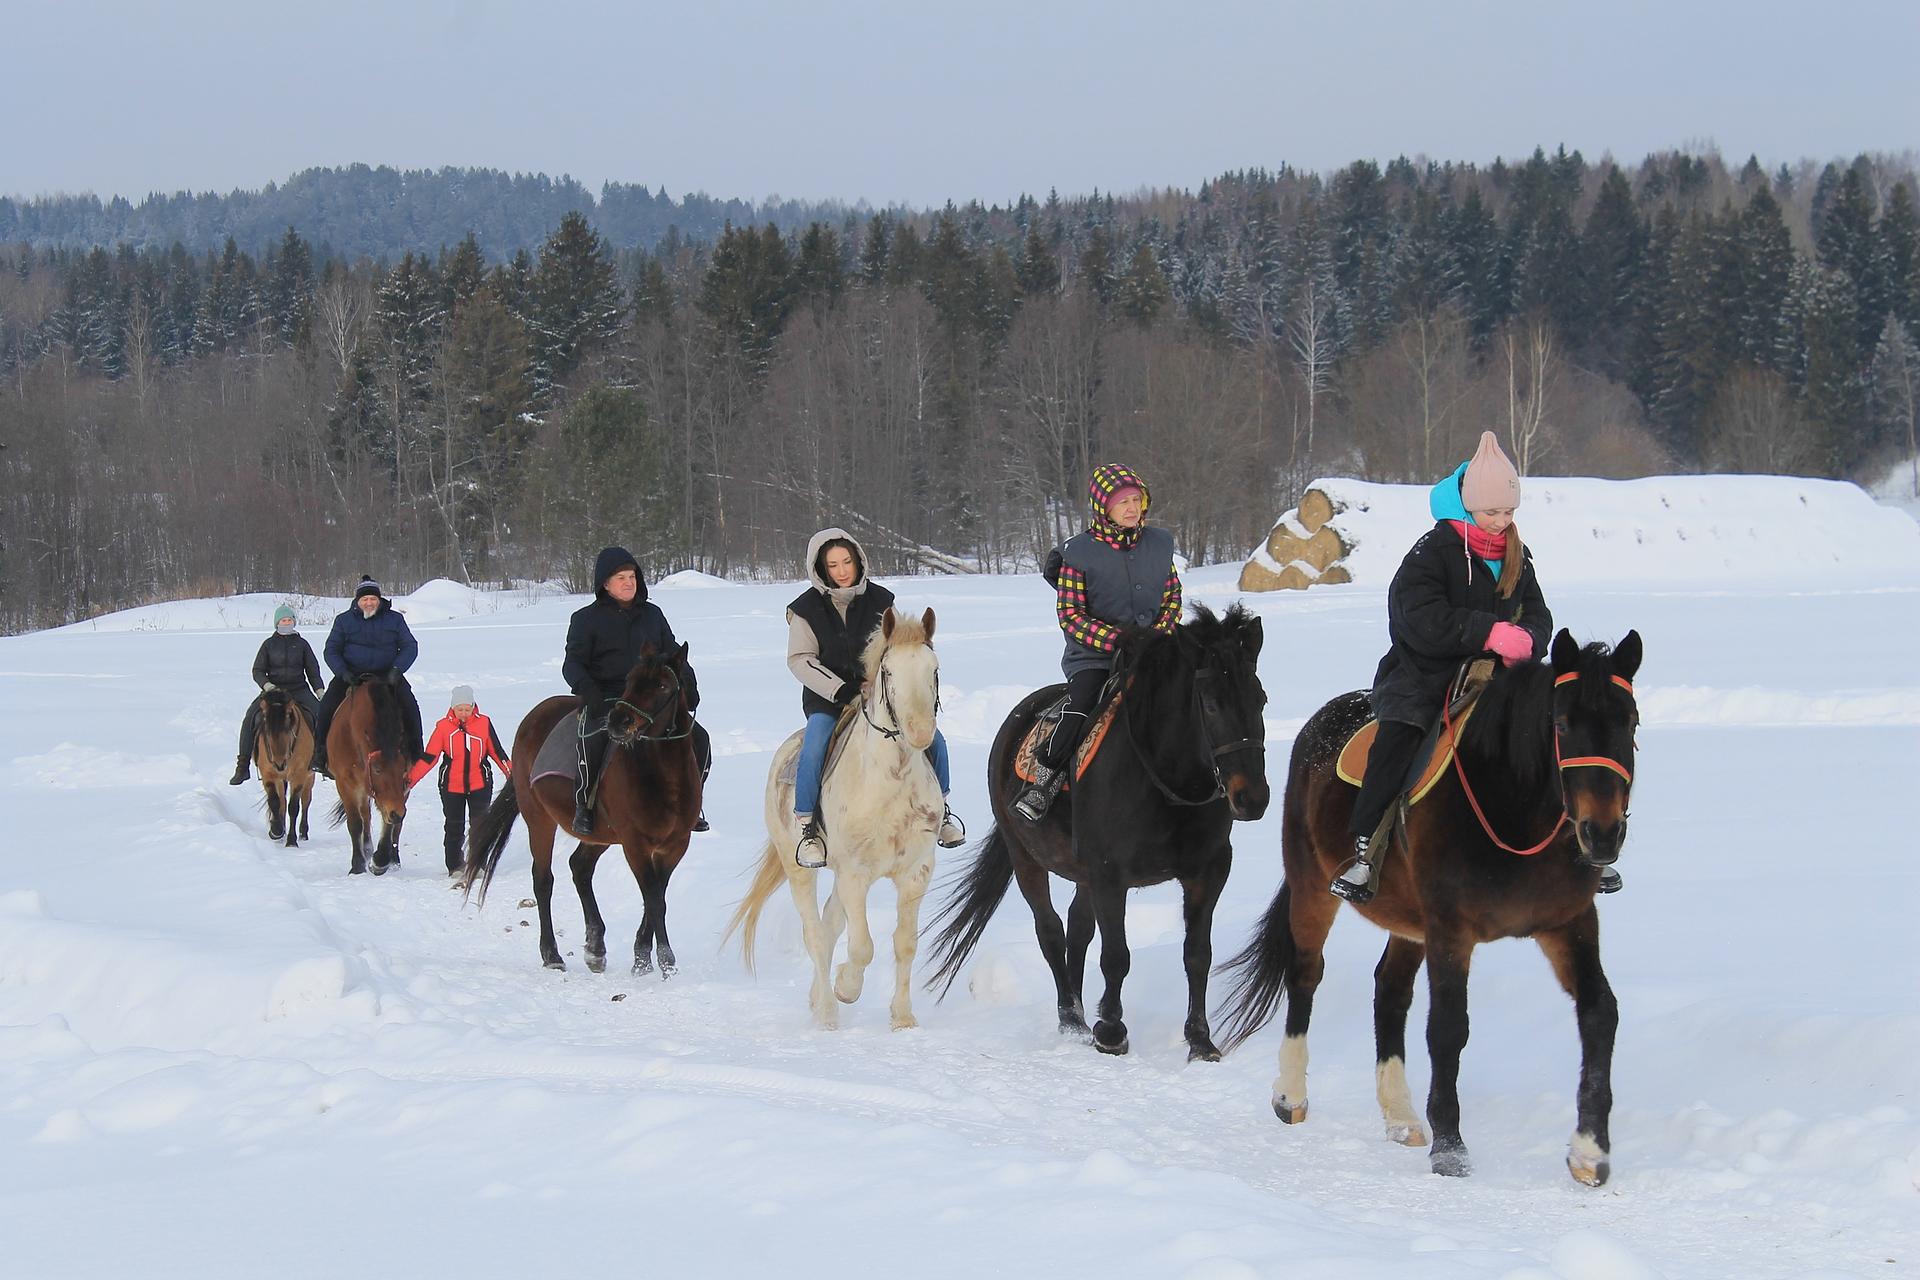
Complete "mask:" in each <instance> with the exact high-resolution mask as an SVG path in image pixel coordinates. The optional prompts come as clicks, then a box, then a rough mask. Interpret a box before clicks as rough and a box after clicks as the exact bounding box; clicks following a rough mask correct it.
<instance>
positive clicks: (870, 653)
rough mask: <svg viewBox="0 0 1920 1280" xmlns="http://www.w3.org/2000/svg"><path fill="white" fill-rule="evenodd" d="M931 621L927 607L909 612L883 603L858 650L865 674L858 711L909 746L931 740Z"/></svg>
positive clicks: (934, 689)
mask: <svg viewBox="0 0 1920 1280" xmlns="http://www.w3.org/2000/svg"><path fill="white" fill-rule="evenodd" d="M933 625H934V618H933V610H931V609H928V610H926V611H925V612H924V613H922V614H921V615H920V616H919V617H918V618H912V617H907V616H905V615H902V614H897V613H895V612H894V611H893V610H892V609H891V608H889V609H888V610H887V611H886V613H884V614H882V615H881V618H880V628H879V630H877V631H875V632H874V633H873V636H872V638H871V639H869V640H868V641H867V647H866V650H865V651H864V652H863V653H862V655H861V669H862V670H863V671H864V672H865V673H866V679H867V701H866V710H865V712H864V714H865V715H866V717H867V719H868V720H869V721H870V722H871V723H872V724H873V725H874V726H875V727H876V728H878V729H879V730H880V731H881V732H882V733H885V734H888V735H889V736H892V735H894V734H898V735H899V736H900V737H901V738H902V739H903V740H904V741H905V743H906V745H907V746H908V747H910V748H912V749H913V750H915V751H925V750H926V749H927V748H928V747H930V746H932V745H933V731H934V729H935V727H936V725H935V720H936V718H937V717H938V715H939V711H940V658H939V655H937V654H935V653H934V651H933Z"/></svg>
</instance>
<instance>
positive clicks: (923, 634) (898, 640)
mask: <svg viewBox="0 0 1920 1280" xmlns="http://www.w3.org/2000/svg"><path fill="white" fill-rule="evenodd" d="M932 643H933V641H931V640H929V639H927V628H926V625H925V624H924V623H922V622H921V621H920V619H918V618H916V617H913V616H912V615H910V614H905V613H902V612H900V611H899V610H898V609H895V610H894V611H893V634H892V635H888V634H887V633H886V628H885V627H875V628H874V629H873V634H872V635H870V636H868V637H867V647H866V648H865V649H863V650H861V651H860V669H861V670H862V671H864V672H865V673H866V677H867V679H869V680H878V679H879V678H880V660H881V659H882V658H884V657H886V656H887V650H889V649H898V648H901V647H903V646H905V645H910V644H932Z"/></svg>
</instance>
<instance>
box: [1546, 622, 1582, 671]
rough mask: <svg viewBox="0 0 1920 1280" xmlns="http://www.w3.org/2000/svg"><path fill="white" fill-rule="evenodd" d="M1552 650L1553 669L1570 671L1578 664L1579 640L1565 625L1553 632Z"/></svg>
mask: <svg viewBox="0 0 1920 1280" xmlns="http://www.w3.org/2000/svg"><path fill="white" fill-rule="evenodd" d="M1552 652H1553V669H1554V670H1555V671H1571V670H1573V669H1574V668H1575V667H1577V666H1579V665H1580V642H1579V641H1577V640H1575V639H1574V638H1573V632H1571V631H1569V630H1567V629H1566V628H1565V627H1562V628H1560V630H1559V631H1558V632H1556V633H1555V634H1554V637H1553V650H1552Z"/></svg>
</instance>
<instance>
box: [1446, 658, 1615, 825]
mask: <svg viewBox="0 0 1920 1280" xmlns="http://www.w3.org/2000/svg"><path fill="white" fill-rule="evenodd" d="M1612 657H1613V646H1611V645H1609V644H1607V643H1606V642H1604V641H1601V640H1596V641H1594V642H1593V643H1592V644H1589V645H1587V646H1586V647H1585V648H1583V649H1582V650H1580V659H1579V661H1578V662H1577V663H1576V664H1575V667H1574V669H1575V670H1576V671H1578V672H1579V673H1580V675H1581V677H1582V679H1580V680H1579V681H1577V682H1575V684H1574V697H1575V698H1577V699H1578V700H1579V703H1580V706H1581V708H1582V709H1583V710H1588V711H1594V712H1599V711H1600V710H1601V709H1602V708H1603V706H1604V699H1605V697H1606V690H1607V687H1608V685H1607V677H1608V676H1609V675H1610V674H1611V673H1612V666H1611V661H1610V660H1611V659H1612ZM1564 674H1566V673H1565V672H1562V671H1556V670H1554V668H1553V667H1552V666H1551V665H1550V664H1548V663H1545V662H1539V661H1532V662H1523V663H1521V664H1520V665H1518V666H1515V667H1503V668H1497V669H1496V670H1495V671H1494V674H1493V679H1492V681H1491V682H1489V683H1488V685H1487V687H1486V691H1485V692H1483V693H1482V694H1481V695H1480V702H1479V705H1477V706H1476V707H1475V708H1474V713H1473V726H1472V731H1471V732H1470V733H1469V734H1468V739H1469V740H1472V739H1479V740H1480V741H1483V742H1485V741H1490V742H1496V743H1499V744H1501V745H1500V748H1499V754H1500V755H1502V756H1503V757H1504V759H1505V763H1506V766H1507V768H1508V769H1509V770H1511V772H1512V778H1513V781H1514V783H1515V784H1516V785H1518V786H1519V787H1522V788H1532V787H1535V786H1538V785H1540V784H1541V783H1543V782H1545V781H1546V780H1547V777H1548V774H1549V773H1550V771H1551V770H1552V768H1553V687H1554V686H1553V681H1554V678H1555V677H1556V676H1560V675H1564ZM1483 735H1492V736H1491V737H1490V738H1489V737H1485V736H1483Z"/></svg>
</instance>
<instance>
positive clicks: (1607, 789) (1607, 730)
mask: <svg viewBox="0 0 1920 1280" xmlns="http://www.w3.org/2000/svg"><path fill="white" fill-rule="evenodd" d="M1552 661H1553V673H1554V675H1553V738H1554V753H1555V759H1556V762H1557V764H1558V765H1559V774H1560V791H1561V795H1562V797H1563V798H1564V799H1565V802H1566V811H1567V821H1568V822H1569V823H1570V824H1571V825H1572V827H1573V833H1574V839H1575V840H1576V841H1577V842H1578V843H1579V846H1580V858H1581V860H1582V861H1584V862H1587V863H1589V864H1591V865H1593V866H1596V867H1604V866H1606V865H1608V864H1609V863H1612V862H1614V861H1615V860H1617V859H1618V858H1619V857H1620V846H1621V845H1622V844H1623V843H1625V841H1626V838H1627V802H1628V799H1629V797H1630V796H1631V794H1632V791H1633V753H1634V734H1635V731H1636V730H1637V729H1639V727H1640V711H1639V708H1638V707H1637V706H1636V705H1635V703H1634V699H1633V677H1634V673H1635V672H1637V671H1639V669H1640V633H1639V632H1638V631H1629V632H1627V634H1626V638H1625V639H1623V640H1621V641H1620V643H1619V644H1617V645H1615V646H1613V647H1612V648H1608V647H1607V646H1606V645H1604V644H1598V643H1596V644H1590V645H1588V646H1587V647H1586V648H1584V649H1583V648H1581V647H1580V646H1579V644H1578V643H1576V642H1575V640H1574V638H1573V636H1572V635H1571V634H1569V633H1568V632H1567V631H1566V630H1565V629H1564V628H1562V629H1561V631H1560V633H1559V634H1558V635H1556V636H1555V637H1554V638H1553V649H1552Z"/></svg>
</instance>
